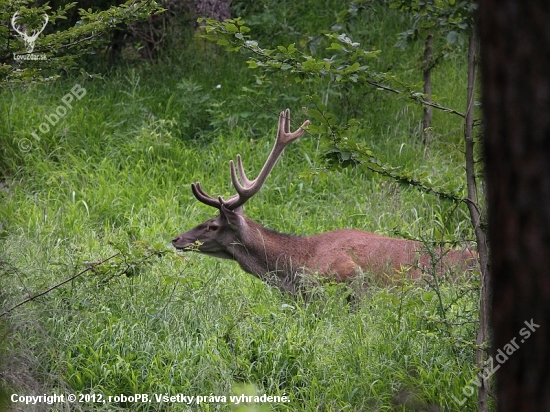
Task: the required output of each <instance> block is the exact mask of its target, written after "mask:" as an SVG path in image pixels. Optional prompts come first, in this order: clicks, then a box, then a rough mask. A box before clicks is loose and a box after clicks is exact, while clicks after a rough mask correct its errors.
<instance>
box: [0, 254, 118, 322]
mask: <svg viewBox="0 0 550 412" xmlns="http://www.w3.org/2000/svg"><path fill="white" fill-rule="evenodd" d="M120 253H121V252H117V253H115V254H114V255H112V256H109V257H108V258H106V259H103V260H101V261H99V262H97V263H94V264H92V265H90V266H88V267H87V268H86V269H84V270H82V271H80V272H78V273H77V274H76V275H74V276H71V277H70V278H69V279H65V280H64V281H63V282H61V283H58V284H56V285H54V286H52V287H50V288H48V289H46V290H45V291H43V292H40V293H38V294H36V295H34V296H30V297H28V298H27V299H25V300H23V301H22V302H19V303H18V304H17V305H15V306H12V307H11V308H9V309H7V310H5V311H4V312H3V313H2V314H0V318H1V317H2V316H4V315H7V314H8V313H10V312H11V311H13V310H14V309H17V308H18V307H19V306H22V305H24V304H25V303H28V302H30V301H32V300H35V299H36V298H39V297H40V296H44V295H45V294H47V293H50V292H51V291H52V290H54V289H57V288H59V287H61V286H63V285H64V284H66V283H69V282H70V281H72V280H74V279H76V278H77V277H79V276H80V275H82V274H84V273H86V272H88V271H89V270H92V269H95V268H96V267H97V266H99V265H102V264H103V263H105V262H107V261H108V260H111V259H112V258H114V257H117V256H118V255H120Z"/></svg>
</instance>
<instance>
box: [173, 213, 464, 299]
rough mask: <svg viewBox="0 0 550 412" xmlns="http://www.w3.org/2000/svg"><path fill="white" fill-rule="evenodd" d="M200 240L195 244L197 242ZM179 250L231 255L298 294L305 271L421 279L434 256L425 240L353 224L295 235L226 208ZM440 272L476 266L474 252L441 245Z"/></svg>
mask: <svg viewBox="0 0 550 412" xmlns="http://www.w3.org/2000/svg"><path fill="white" fill-rule="evenodd" d="M197 240H198V241H199V242H200V243H201V245H200V246H199V247H198V249H191V246H192V245H193V244H194V243H195V241H197ZM172 243H173V245H174V246H175V247H176V248H178V249H183V250H190V249H191V250H195V251H197V252H199V253H204V254H206V255H210V256H215V257H220V258H225V259H232V260H235V261H237V262H238V263H239V265H240V266H241V268H242V269H243V270H245V271H246V272H248V273H251V274H253V275H254V276H257V277H258V278H260V279H262V280H264V281H266V282H268V283H269V284H271V285H273V286H276V287H278V288H279V289H281V290H284V291H287V292H290V293H295V292H296V291H297V290H299V289H300V288H301V286H302V285H301V275H302V274H317V275H319V276H320V277H322V278H325V279H327V280H335V281H338V282H343V281H347V280H349V279H350V278H352V277H353V276H355V275H357V274H358V273H359V272H361V271H366V272H369V273H373V274H375V275H377V276H379V275H382V274H385V275H386V277H387V278H388V279H391V278H392V277H393V275H394V274H395V273H397V272H400V271H405V272H406V273H407V276H409V277H412V278H418V277H420V276H421V275H422V269H423V268H425V267H428V268H429V267H430V265H431V259H430V256H429V255H428V254H427V253H426V252H425V251H424V252H423V250H424V248H423V245H422V244H421V243H420V242H414V241H410V240H405V239H395V238H390V237H385V236H381V235H377V234H374V233H369V232H364V231H360V230H353V229H341V230H335V231H332V232H327V233H322V234H318V235H313V236H292V235H286V234H281V233H277V232H275V231H272V230H269V229H266V228H264V227H262V226H261V225H259V224H258V223H256V222H254V221H253V220H251V219H249V218H247V217H246V216H244V215H243V214H242V213H240V212H233V211H230V210H227V209H226V208H224V207H222V208H221V210H220V215H219V216H218V217H216V218H214V219H211V220H208V221H206V222H204V223H202V224H201V225H199V226H197V227H195V228H193V229H191V230H190V231H188V232H186V233H182V234H181V235H179V236H177V237H176V238H175V239H174V240H173V241H172ZM437 252H438V253H441V259H437V258H436V261H439V263H438V267H437V272H438V273H443V272H444V271H445V270H447V269H449V268H451V267H456V268H457V269H459V270H464V269H467V268H469V267H471V266H472V264H473V260H474V255H473V254H472V252H470V251H457V250H450V249H441V250H438V251H437Z"/></svg>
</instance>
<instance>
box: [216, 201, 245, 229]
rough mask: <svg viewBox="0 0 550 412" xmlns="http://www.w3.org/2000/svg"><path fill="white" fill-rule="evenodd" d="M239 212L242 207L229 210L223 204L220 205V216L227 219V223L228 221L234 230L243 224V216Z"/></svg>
mask: <svg viewBox="0 0 550 412" xmlns="http://www.w3.org/2000/svg"><path fill="white" fill-rule="evenodd" d="M239 209H240V210H239ZM240 212H242V208H237V209H235V210H229V209H227V208H226V207H225V206H224V205H222V206H221V207H220V216H221V217H222V218H224V219H225V220H227V223H229V226H230V227H231V229H233V230H235V231H236V230H239V229H240V228H241V226H242V225H243V217H242V215H241V214H240Z"/></svg>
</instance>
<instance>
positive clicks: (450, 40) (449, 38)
mask: <svg viewBox="0 0 550 412" xmlns="http://www.w3.org/2000/svg"><path fill="white" fill-rule="evenodd" d="M457 40H458V33H457V32H456V31H454V30H452V31H450V32H449V33H448V34H447V43H449V44H453V43H455V42H456V41H457Z"/></svg>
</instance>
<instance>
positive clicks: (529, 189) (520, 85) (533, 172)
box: [479, 0, 550, 412]
mask: <svg viewBox="0 0 550 412" xmlns="http://www.w3.org/2000/svg"><path fill="white" fill-rule="evenodd" d="M479 5H480V8H479V11H480V14H479V17H480V21H479V28H480V38H481V50H482V53H483V54H482V84H483V111H484V121H485V135H484V138H485V156H486V175H487V188H488V203H489V238H490V240H491V254H492V266H493V267H492V273H493V304H492V307H493V308H492V325H493V328H494V338H493V345H492V348H493V355H496V354H498V351H499V350H500V351H501V352H504V353H506V358H507V359H505V358H504V356H501V358H500V359H501V360H503V362H502V364H501V365H500V367H499V369H498V370H497V372H496V383H497V399H498V410H499V411H513V412H517V411H550V369H549V365H550V349H549V348H550V331H549V330H548V325H549V321H550V275H549V273H550V23H549V22H550V2H548V0H536V1H535V0H532V1H525V0H502V1H496V0H480V3H479ZM510 343H515V344H516V345H514V346H513V347H512V346H511V345H508V344H510ZM506 345H508V346H506ZM513 348H515V349H514V350H513ZM506 349H508V352H507V351H506ZM496 366H498V364H497V363H496V361H495V367H496Z"/></svg>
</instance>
